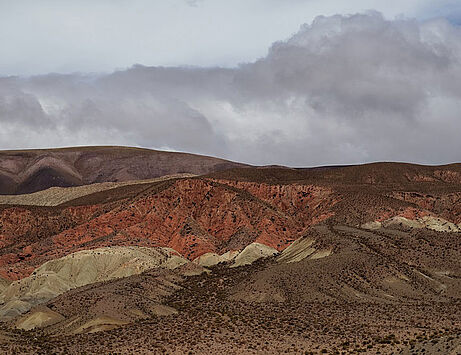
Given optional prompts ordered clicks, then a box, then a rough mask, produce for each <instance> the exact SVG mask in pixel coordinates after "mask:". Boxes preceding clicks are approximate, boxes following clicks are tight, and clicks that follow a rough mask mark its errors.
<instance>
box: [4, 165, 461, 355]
mask: <svg viewBox="0 0 461 355" xmlns="http://www.w3.org/2000/svg"><path fill="white" fill-rule="evenodd" d="M460 171H461V168H460V165H449V166H443V167H424V166H417V165H410V164H391V163H377V164H369V165H362V166H355V167H328V168H318V169H289V168H239V169H230V170H226V171H220V172H217V173H212V174H208V175H205V176H196V177H190V176H180V177H175V178H171V179H162V181H150V182H145V181H144V182H139V183H136V182H132V183H130V184H128V185H124V186H111V187H110V188H109V189H99V188H96V187H94V188H92V187H91V186H89V187H88V188H86V190H85V191H86V192H82V193H81V192H79V193H76V192H75V189H69V190H66V189H63V190H60V193H59V194H60V195H59V201H61V202H58V203H56V204H55V205H54V206H50V205H49V206H43V205H44V204H46V203H44V202H43V201H45V200H46V198H43V196H46V194H45V195H42V194H39V195H40V196H42V197H40V198H36V196H37V195H35V194H32V195H25V196H23V197H21V198H24V199H25V200H28V199H29V201H37V203H36V204H35V206H28V205H22V206H19V205H8V204H5V205H2V206H0V243H1V245H0V274H1V276H2V278H3V279H2V280H3V281H2V284H1V285H0V287H2V288H3V294H2V295H3V297H4V299H5V300H6V298H5V297H7V296H8V295H9V296H12V297H10V298H11V299H9V300H10V301H11V300H12V301H21V302H28V301H29V300H30V299H34V297H35V296H36V295H35V294H34V293H36V291H37V290H42V291H40V292H45V291H46V290H50V289H52V290H55V291H56V289H53V288H52V287H48V286H47V282H51V283H53V282H52V281H53V280H55V279H57V277H58V276H59V278H60V279H61V281H62V280H65V281H64V282H60V283H59V285H67V286H65V287H62V288H59V287H58V289H59V290H58V291H59V292H55V293H54V294H52V295H51V294H49V295H48V297H42V298H41V301H40V302H41V304H40V305H38V306H36V307H33V308H32V309H31V310H30V311H29V312H28V313H26V314H23V315H21V316H18V317H15V318H14V319H13V320H11V321H9V322H8V323H5V324H3V325H2V326H1V327H0V349H1V350H2V351H4V352H7V353H8V352H12V351H13V350H16V351H19V352H26V353H27V352H31V353H32V352H39V351H42V352H45V353H46V352H58V353H59V352H61V353H81V352H83V351H90V352H122V353H123V352H126V353H132V352H139V353H149V352H152V351H154V352H155V351H157V352H165V351H166V352H171V353H184V352H187V351H193V352H194V353H210V352H225V353H233V352H234V353H236V352H237V350H236V349H238V351H242V352H244V353H255V352H259V353H281V352H286V353H300V352H303V353H305V352H307V353H309V352H316V353H319V352H320V353H341V352H343V353H357V352H366V353H370V354H377V353H380V354H390V353H395V352H398V351H402V352H407V353H408V352H411V351H412V349H420V350H421V349H428V350H427V351H429V350H430V349H432V348H434V349H436V348H440V346H442V345H443V348H444V349H445V350H446V351H447V353H449V352H450V351H454V353H456V349H457V347H458V346H459V339H460V337H461V303H460V299H459V295H460V294H461V284H460V280H461V269H460V264H459V260H460V258H461V244H460V243H461V226H460V223H461V208H460V196H461V181H460V180H459V173H460ZM78 189H80V188H78ZM66 191H68V193H66ZM79 191H80V190H79ZM43 193H45V192H43ZM164 247H166V248H171V249H173V250H175V252H177V253H178V255H179V256H178V258H181V259H180V260H182V263H183V264H184V265H183V266H181V267H179V268H176V269H175V270H167V269H165V268H162V267H160V268H159V267H158V266H160V265H158V263H156V262H153V263H151V262H150V261H148V260H145V259H144V258H143V257H139V258H138V257H136V256H133V255H131V256H130V257H128V259H126V260H125V259H123V260H125V261H123V262H120V261H117V262H116V263H114V264H113V263H112V262H109V263H108V264H107V265H106V264H104V265H106V266H101V267H97V268H96V269H98V270H99V269H101V270H108V271H107V272H104V275H106V274H107V275H118V276H127V277H123V278H117V279H114V280H112V279H110V278H103V279H100V278H98V277H90V281H89V282H90V283H89V284H85V283H83V284H80V283H78V282H77V281H76V279H75V277H76V276H75V275H78V272H77V271H78V270H83V269H85V268H84V267H83V266H82V265H87V264H88V265H90V266H89V267H90V269H91V265H93V264H92V263H89V262H88V261H85V262H79V261H78V260H80V257H77V259H76V260H74V258H75V256H85V257H86V256H88V255H91V257H93V256H94V255H95V254H94V253H98V250H101V249H98V248H106V249H103V250H117V248H122V249H121V250H126V249H124V248H128V250H132V249H133V248H135V249H136V248H154V249H153V250H163V249H158V248H164ZM107 248H108V249H107ZM142 250H144V249H142ZM149 250H150V249H149ZM91 257H90V258H91ZM149 258H150V257H149ZM154 259H155V258H154ZM82 260H83V259H82ZM85 260H86V259H85ZM104 260H105V259H104V258H102V259H101V262H103V263H104ZM117 260H118V259H117ZM120 260H121V259H120ZM149 260H150V259H149ZM64 261H65V262H64ZM190 261H193V262H190ZM82 263H83V264H82ZM132 263H135V264H136V265H137V266H135V267H134V268H132V267H130V266H129V265H131V264H132ZM138 263H139V265H138ZM53 265H57V266H56V268H55V267H54V266H53ZM72 265H73V266H72ZM78 265H80V266H78ZM108 265H111V266H114V265H115V266H114V267H115V269H114V270H112V268H110V267H108ZM133 265H134V264H133ZM51 266H53V267H51ZM58 266H59V267H58ZM144 266H145V267H144ZM50 267H51V269H50ZM204 268H206V270H205V269H204ZM134 269H135V270H137V271H136V272H134V273H135V274H137V275H132V273H130V272H128V273H127V274H125V272H127V271H130V270H134ZM34 270H36V271H35V274H34ZM85 270H86V269H85ZM92 270H93V269H92ZM138 271H139V272H141V273H140V274H138ZM203 271H206V272H203ZM39 274H40V275H41V276H44V277H43V280H44V281H43V282H41V281H40V282H39V281H37V280H38V279H40V280H41V279H42V278H38V279H37V275H39ZM49 274H50V275H51V274H53V275H52V276H50V275H49ZM74 274H75V275H74ZM83 274H85V275H87V274H88V272H84V273H83ZM89 274H91V275H93V273H92V272H89ZM77 279H79V280H80V279H82V280H86V281H88V277H86V276H85V277H82V278H80V277H77ZM12 280H18V281H15V282H13V283H11V284H10V282H11V281H12ZM86 281H85V282H86ZM86 283H87V282H86ZM55 284H56V283H53V285H55ZM43 286H44V287H43ZM78 286H80V287H78ZM53 287H54V286H53ZM13 291H14V292H13ZM40 292H39V293H40ZM56 295H59V296H57V297H54V296H56ZM51 297H54V298H52V299H50V298H51ZM13 298H14V300H13ZM36 299H38V297H37V298H36ZM32 303H33V302H32ZM37 303H38V302H37ZM33 304H35V303H33ZM34 327H36V329H35V330H31V331H29V332H26V333H24V332H21V331H20V330H17V329H16V328H19V329H33V328H34ZM38 328H39V329H38ZM61 330H62V331H61ZM60 332H61V333H60ZM2 339H3V340H2ZM429 341H431V342H432V341H435V342H440V346H439V347H437V346H435V345H434V346H432V345H431V346H427V344H426V343H427V342H429ZM425 342H426V343H425ZM431 344H432V343H431ZM433 344H436V343H433Z"/></svg>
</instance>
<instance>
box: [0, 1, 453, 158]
mask: <svg viewBox="0 0 461 355" xmlns="http://www.w3.org/2000/svg"><path fill="white" fill-rule="evenodd" d="M460 26H461V1H459V0H446V1H445V0H440V1H432V0H431V1H429V0H399V1H397V0H387V1H382V0H379V1H378V0H376V1H375V0H367V1H365V0H350V1H342V0H321V1H320V0H232V1H229V0H223V1H221V0H168V1H164V0H158V1H154V0H149V1H147V0H144V1H141V0H130V1H128V0H99V1H98V0H80V1H59V0H33V1H32V0H31V1H24V0H15V1H11V0H8V1H6V0H0V149H10V148H37V147H55V146H71V145H88V144H91V145H93V144H116V145H133V146H143V147H149V148H160V149H169V150H180V151H188V152H194V153H200V154H208V155H215V156H221V157H224V158H228V159H233V160H237V161H244V162H248V163H254V164H284V165H292V166H312V165H325V164H347V163H359V162H368V161H378V160H394V161H410V162H419V163H448V162H454V161H461V27H460Z"/></svg>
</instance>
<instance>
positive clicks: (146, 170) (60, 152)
mask: <svg viewBox="0 0 461 355" xmlns="http://www.w3.org/2000/svg"><path fill="white" fill-rule="evenodd" d="M243 166H245V164H240V163H234V162H230V161H227V160H224V159H218V158H213V157H207V156H201V155H195V154H187V153H176V152H164V151H156V150H150V149H141V148H129V147H79V148H62V149H36V150H21V151H2V152H0V194H25V193H31V192H35V191H40V190H44V189H47V188H49V187H53V186H60V187H68V186H79V185H87V184H92V183H98V182H108V181H130V180H142V179H151V178H156V177H159V176H164V175H171V174H177V173H191V174H197V175H202V174H207V173H212V172H217V171H220V170H226V169H229V168H235V167H243Z"/></svg>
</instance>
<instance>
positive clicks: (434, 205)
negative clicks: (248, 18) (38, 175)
mask: <svg viewBox="0 0 461 355" xmlns="http://www.w3.org/2000/svg"><path fill="white" fill-rule="evenodd" d="M428 169H429V170H428ZM456 169H458V168H456ZM426 170H427V171H426ZM458 170H459V169H458ZM458 170H456V171H455V170H453V171H449V170H440V173H437V172H436V173H434V172H433V168H428V167H422V168H421V167H418V166H407V165H405V164H394V165H392V164H370V165H365V166H358V167H345V168H331V169H324V170H322V169H318V170H306V171H304V170H296V169H284V168H270V169H255V168H251V169H236V170H229V171H226V172H225V173H218V174H214V175H212V176H209V177H201V178H189V179H178V180H170V181H167V182H162V183H158V184H150V185H145V186H144V185H143V187H142V188H139V187H138V188H137V190H130V191H128V190H129V188H128V190H123V191H122V190H117V191H115V190H112V191H107V192H104V193H99V194H94V195H91V196H88V198H86V197H85V198H79V199H78V200H76V201H74V202H72V203H68V206H69V207H53V208H51V207H47V208H45V207H42V208H39V207H3V209H1V210H0V275H1V276H3V277H7V278H9V279H18V278H22V277H24V276H26V275H28V274H29V273H30V272H31V271H32V270H33V269H34V268H35V267H37V266H39V265H41V264H43V263H44V262H46V261H48V260H51V259H54V258H58V257H62V256H64V255H66V254H69V253H72V252H75V251H78V250H82V249H89V248H97V247H105V246H113V245H125V246H126V245H137V246H149V247H152V246H161V247H170V248H173V249H175V250H177V251H178V252H179V253H181V254H182V255H183V256H185V257H186V258H188V259H191V260H192V259H194V258H196V257H198V256H200V255H202V254H204V253H207V252H215V253H219V254H222V253H224V252H226V251H229V250H238V249H242V248H244V247H245V246H247V245H248V244H250V243H252V242H259V243H262V244H266V245H268V246H270V247H273V248H276V249H277V250H283V249H284V248H286V247H287V246H288V245H289V244H290V243H291V242H292V241H294V240H296V239H297V238H299V237H301V236H303V235H305V234H306V232H307V229H308V228H309V227H310V226H312V225H314V224H318V223H321V222H325V221H326V223H330V224H341V225H349V226H360V225H361V224H363V223H366V222H369V221H374V220H380V221H381V220H386V219H388V218H390V217H393V216H403V217H406V218H409V219H414V218H418V217H422V216H425V215H428V214H434V215H437V216H440V217H442V218H445V219H447V220H449V221H451V222H454V223H460V222H461V203H460V201H461V192H460V188H459V186H460V185H459V184H458V183H457V182H456V179H457V176H458V173H459V172H458ZM409 176H410V177H411V179H410V178H409ZM427 176H431V177H435V178H437V179H436V181H433V180H432V178H431V179H426V178H425V177H427ZM410 180H411V181H410ZM256 181H257V182H256ZM452 181H455V182H452ZM411 191H419V192H411ZM103 201H105V202H103Z"/></svg>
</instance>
